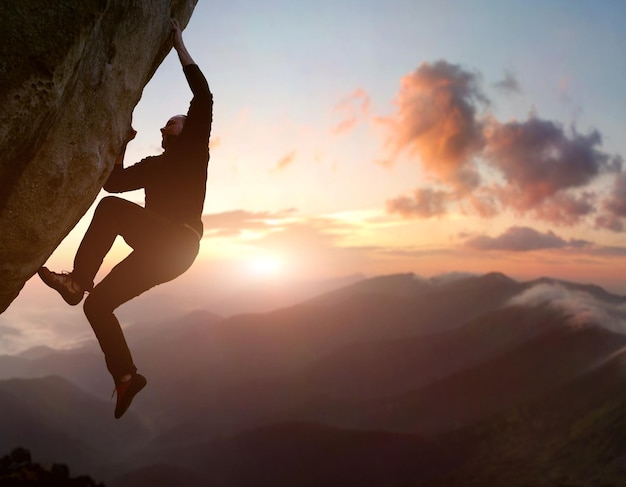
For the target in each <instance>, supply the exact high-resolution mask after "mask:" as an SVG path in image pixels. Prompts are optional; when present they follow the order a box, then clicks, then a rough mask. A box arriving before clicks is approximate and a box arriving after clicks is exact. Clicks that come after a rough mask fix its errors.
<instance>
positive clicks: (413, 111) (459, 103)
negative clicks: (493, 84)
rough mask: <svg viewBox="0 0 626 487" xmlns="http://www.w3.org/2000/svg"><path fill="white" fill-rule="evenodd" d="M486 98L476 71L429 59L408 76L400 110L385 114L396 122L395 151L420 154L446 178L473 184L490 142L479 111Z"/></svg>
mask: <svg viewBox="0 0 626 487" xmlns="http://www.w3.org/2000/svg"><path fill="white" fill-rule="evenodd" d="M486 101H487V100H486V98H485V97H484V95H483V94H482V92H481V90H480V88H479V86H478V79H477V77H476V75H474V74H473V73H470V72H468V71H465V70H464V69H463V68H461V67H460V66H458V65H454V64H449V63H447V62H445V61H438V62H436V63H434V64H430V63H423V64H422V65H421V66H420V67H419V68H418V69H417V70H416V71H415V72H414V73H412V74H409V75H407V76H404V77H403V78H402V80H401V86H400V92H399V93H398V96H397V98H396V105H397V107H398V112H397V113H396V115H395V116H394V117H392V118H388V119H382V122H383V123H385V125H386V126H387V127H389V128H390V138H389V140H388V145H389V146H390V147H391V148H392V151H393V152H394V153H395V154H397V153H399V152H400V151H403V150H406V151H408V152H409V153H412V154H415V155H417V156H419V158H420V159H421V162H422V165H423V167H424V169H426V171H427V172H429V173H430V174H432V175H434V176H435V177H437V178H438V179H439V181H440V182H442V183H445V184H448V185H451V186H454V187H455V188H456V189H457V190H460V191H462V192H465V191H468V190H471V189H472V188H475V187H476V186H477V185H478V184H479V176H478V173H477V171H476V168H475V166H474V163H473V156H474V155H475V154H476V153H478V152H479V151H480V150H481V149H482V147H483V145H484V139H483V133H482V123H481V122H480V121H479V120H478V118H477V117H476V111H477V107H478V106H479V105H481V104H484V103H486ZM394 157H395V156H394Z"/></svg>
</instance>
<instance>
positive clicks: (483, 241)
mask: <svg viewBox="0 0 626 487" xmlns="http://www.w3.org/2000/svg"><path fill="white" fill-rule="evenodd" d="M587 245H589V242H586V241H583V240H565V239H563V238H561V237H559V236H558V235H556V234H555V233H554V232H552V231H548V232H546V233H541V232H538V231H537V230H534V229H532V228H529V227H511V228H509V229H508V230H507V231H505V232H504V233H503V234H501V235H499V236H497V237H489V236H486V235H479V236H476V237H472V238H468V239H467V240H466V242H465V246H466V247H469V248H472V249H476V250H505V251H513V252H527V251H531V250H543V249H561V248H568V247H569V248H580V247H585V246H587Z"/></svg>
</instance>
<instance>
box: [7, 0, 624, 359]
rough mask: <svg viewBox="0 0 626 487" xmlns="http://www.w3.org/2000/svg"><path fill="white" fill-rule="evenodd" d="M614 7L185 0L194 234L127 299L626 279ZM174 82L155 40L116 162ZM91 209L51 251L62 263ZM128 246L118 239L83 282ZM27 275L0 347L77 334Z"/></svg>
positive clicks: (81, 323) (179, 84)
mask: <svg viewBox="0 0 626 487" xmlns="http://www.w3.org/2000/svg"><path fill="white" fill-rule="evenodd" d="M355 5H358V7H355ZM565 6H566V8H565ZM625 17H626V4H624V5H622V4H598V3H597V2H591V1H590V0H584V1H581V2H577V3H576V4H575V5H574V4H571V3H564V2H562V1H556V0H555V1H551V2H542V3H541V5H540V6H535V8H529V5H528V3H527V2H522V1H518V0H514V1H511V2H507V3H506V5H502V4H501V3H499V2H497V1H495V0H483V1H481V2H478V3H476V2H451V1H443V2H439V1H438V2H435V1H432V2H421V3H420V4H419V5H415V2H409V1H407V0H393V1H391V2H389V1H385V2H383V1H382V0H368V1H366V2H360V3H358V4H355V3H354V2H351V1H348V0H341V1H339V2H321V3H319V2H318V3H317V4H314V5H313V4H306V3H305V2H300V1H296V2H294V1H291V2H288V1H286V0H273V1H272V2H269V3H267V2H265V3H264V4H263V5H251V4H250V2H243V1H241V0H236V1H234V2H230V3H229V4H228V5H224V6H221V7H220V9H219V10H218V9H215V8H213V6H212V5H210V4H209V3H208V2H202V1H201V2H198V5H197V6H196V8H195V11H194V13H193V15H192V17H191V20H190V22H189V25H188V26H187V28H186V29H185V31H184V34H183V35H184V38H185V42H186V45H187V47H188V48H189V51H190V53H191V55H192V57H193V58H194V59H195V60H196V62H197V63H198V64H199V66H200V67H201V68H202V70H203V72H204V73H205V75H206V77H207V79H208V81H209V85H210V86H211V89H212V91H213V93H214V96H215V111H214V128H213V133H212V136H211V143H210V147H211V161H210V164H209V177H208V183H207V197H206V202H205V207H204V216H203V221H204V224H205V233H204V238H203V240H202V243H201V252H200V255H199V257H198V259H197V261H196V263H195V264H194V266H193V267H192V269H191V270H190V271H189V272H188V274H187V275H185V276H182V277H181V278H179V279H178V280H177V281H176V282H175V283H172V284H166V285H163V286H159V287H157V288H156V289H154V290H151V291H149V292H148V293H146V296H147V299H145V298H143V297H142V298H140V299H141V300H142V301H141V302H143V300H145V301H146V302H151V303H152V302H154V301H155V300H156V298H150V295H155V296H159V297H160V298H161V304H162V305H161V306H160V307H159V310H160V312H161V313H165V314H167V306H168V303H169V304H171V306H172V308H173V309H172V312H175V310H178V309H181V308H183V309H192V308H193V309H200V308H203V304H204V302H206V301H207V300H208V298H211V299H215V296H213V295H211V293H218V294H219V293H221V294H225V295H227V294H228V293H229V292H230V290H235V289H238V288H244V287H248V286H259V287H263V283H267V286H270V285H279V284H280V283H281V282H282V283H284V286H289V285H290V283H293V282H297V281H299V280H302V281H311V282H315V281H323V280H329V279H341V278H343V277H345V276H350V275H357V274H362V275H364V276H369V277H374V276H380V275H389V274H394V273H403V272H412V273H415V274H416V275H419V276H422V277H426V278H429V277H433V276H436V275H441V274H446V273H451V272H461V273H472V274H487V273H489V272H501V273H503V274H505V275H507V276H509V277H511V278H513V279H515V280H518V281H528V280H532V279H536V278H539V277H542V276H545V277H550V278H555V279H562V280H566V281H572V282H579V283H583V284H586V283H590V284H595V285H599V286H601V287H603V288H605V289H607V290H608V291H610V292H612V293H615V294H620V295H624V294H626V279H624V277H623V269H626V244H624V231H626V225H625V223H626V172H625V170H624V168H623V167H622V164H623V157H624V155H626V141H625V140H624V137H623V135H622V131H623V128H622V127H623V125H624V123H623V122H624V114H623V110H622V109H621V108H622V107H621V105H620V104H619V103H616V102H615V100H619V99H621V91H622V86H621V85H622V82H623V79H625V77H626V62H625V61H624V60H623V55H622V53H623V51H624V49H625V48H626V36H624V35H622V34H621V25H620V22H621V19H623V18H625ZM303 19H306V20H305V21H304V20H303ZM606 66H610V67H611V69H610V70H607V69H606ZM190 96H191V94H190V92H189V89H188V87H187V85H186V82H185V80H184V76H183V75H182V72H181V70H180V66H179V63H178V60H177V59H176V57H175V53H174V52H171V53H170V54H169V55H168V56H167V58H166V59H165V60H164V62H163V63H162V65H161V66H160V67H159V68H158V70H157V71H156V73H155V75H154V77H153V78H152V80H151V81H150V82H149V83H148V85H147V86H146V88H145V90H144V93H143V97H142V99H141V101H140V103H139V104H138V105H137V107H136V108H135V111H134V114H133V126H134V128H135V129H136V130H137V131H138V135H137V137H136V139H135V140H134V141H132V142H131V143H130V144H129V146H128V151H127V154H126V158H125V164H126V165H128V164H132V163H133V162H136V161H139V160H140V159H142V158H143V157H146V156H148V155H153V154H157V153H159V152H160V151H161V149H160V133H159V128H160V127H161V126H163V124H164V123H165V121H166V120H167V119H168V118H169V117H170V116H171V115H173V114H176V113H181V112H183V111H185V110H186V108H187V106H188V103H189V100H190ZM105 194H106V193H104V192H102V193H101V195H100V196H99V198H100V197H102V196H104V195H105ZM122 197H125V198H129V199H131V200H133V201H136V202H139V203H142V202H143V193H142V192H133V193H129V194H126V195H122ZM94 208H95V203H94V205H93V206H92V209H91V210H90V211H88V212H87V214H86V215H85V216H84V218H83V219H82V220H81V221H80V222H79V223H78V224H77V226H76V227H75V228H74V230H73V231H72V232H71V233H70V234H69V235H68V236H67V237H66V239H65V240H64V241H63V242H62V243H61V245H60V246H59V247H58V248H57V250H56V251H55V252H54V253H53V254H52V256H51V257H50V258H49V259H48V262H47V263H46V265H47V266H48V267H49V268H51V269H53V270H56V271H60V270H63V269H70V268H71V263H72V260H73V256H74V253H75V251H76V249H77V247H78V244H79V242H80V239H81V237H82V235H83V234H84V232H85V230H86V228H87V225H88V223H89V221H90V219H91V215H92V214H93V209H94ZM126 253H128V247H126V246H125V245H124V244H123V243H122V242H118V243H116V244H115V246H114V249H113V251H112V252H111V254H110V255H109V256H108V257H107V259H106V260H105V263H104V266H103V268H102V270H101V272H100V274H99V276H98V277H97V279H96V280H99V279H100V278H101V277H102V275H103V274H104V273H105V272H106V271H107V270H108V269H110V268H111V267H112V265H114V264H115V263H116V262H117V261H119V260H120V259H121V258H122V257H123V256H124V255H125V254H126ZM37 280H38V278H37V276H35V277H34V279H31V280H30V281H29V282H27V284H26V286H25V287H24V289H23V290H22V292H21V294H20V296H18V298H17V299H16V300H15V302H14V303H12V304H11V305H10V306H9V308H8V309H7V311H6V312H5V313H4V314H2V315H0V348H2V347H1V346H2V345H3V344H6V343H9V342H11V343H22V342H23V343H26V342H27V341H28V342H29V343H32V345H33V346H37V345H46V344H47V343H48V342H54V341H55V340H57V338H58V336H59V335H60V334H63V333H68V334H70V333H71V334H76V335H78V334H80V333H82V334H84V336H86V337H90V334H91V329H90V328H89V326H88V324H87V322H86V321H85V320H84V319H83V318H84V317H83V316H82V313H81V312H80V309H78V310H71V309H69V308H67V307H66V305H65V304H64V303H62V302H57V301H59V300H58V296H54V295H53V294H52V292H51V291H49V290H45V291H44V290H42V289H43V288H41V287H40V285H41V283H39V282H36V281H37ZM134 309H135V311H134V313H135V314H138V315H137V316H136V315H135V314H132V313H130V312H125V311H124V307H122V308H121V309H120V316H121V317H122V321H123V322H125V323H128V322H132V321H139V320H140V319H141V317H142V313H146V311H145V310H141V306H137V307H135V308H134ZM74 315H75V317H74V318H72V319H69V318H67V316H74ZM64 320H69V321H70V322H71V323H68V324H64V323H65V321H64ZM26 336H29V337H30V338H28V340H26V338H25V337H26Z"/></svg>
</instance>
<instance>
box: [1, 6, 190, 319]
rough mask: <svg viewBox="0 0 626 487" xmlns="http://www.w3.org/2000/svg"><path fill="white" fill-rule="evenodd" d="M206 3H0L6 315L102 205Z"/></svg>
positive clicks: (3, 302) (3, 300)
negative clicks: (159, 74)
mask: <svg viewBox="0 0 626 487" xmlns="http://www.w3.org/2000/svg"><path fill="white" fill-rule="evenodd" d="M196 3H197V0H55V1H54V2H50V1H49V0H29V1H27V2H22V1H19V2H2V4H1V5H0V147H1V150H0V312H2V311H4V310H5V309H6V307H7V306H8V305H9V304H10V303H11V301H12V300H13V299H15V297H16V296H17V294H18V293H19V291H20V289H21V288H22V286H23V285H24V283H25V282H26V280H27V279H29V278H30V277H31V276H32V275H33V274H34V273H35V272H36V271H37V269H38V268H39V267H40V266H41V265H42V264H43V263H44V262H45V260H46V259H47V258H48V257H49V255H50V254H51V253H52V252H53V251H54V249H55V248H56V247H57V246H58V244H59V243H60V242H61V240H62V239H63V238H64V237H65V236H66V235H67V234H68V233H69V231H70V230H71V229H72V228H73V227H74V225H75V224H76V223H77V222H78V220H79V219H80V218H81V216H82V215H83V214H84V213H85V212H86V211H87V209H88V208H89V206H90V205H91V204H92V203H93V201H94V199H95V197H96V196H97V194H98V192H99V190H100V189H101V187H102V185H103V184H104V181H105V180H106V178H107V177H108V174H109V172H110V170H111V168H112V164H113V161H114V159H115V157H116V155H117V154H118V153H119V151H120V149H121V147H122V140H123V137H124V136H125V135H126V133H127V131H128V128H129V125H130V122H131V116H132V112H133V109H134V107H135V105H136V104H137V103H138V101H139V99H140V97H141V93H142V90H143V88H144V86H145V85H146V83H147V82H148V80H149V79H150V78H151V77H152V75H153V74H154V72H155V70H156V69H157V67H158V66H159V64H160V63H161V61H162V60H163V58H164V57H165V55H166V54H167V53H168V52H169V50H170V48H171V40H170V35H169V32H170V30H169V19H170V18H171V17H174V18H177V19H178V20H179V22H180V23H181V25H182V26H185V25H186V24H187V22H188V21H189V18H190V17H191V14H192V12H193V9H194V7H195V4H196Z"/></svg>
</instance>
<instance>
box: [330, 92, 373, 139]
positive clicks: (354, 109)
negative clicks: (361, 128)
mask: <svg viewBox="0 0 626 487" xmlns="http://www.w3.org/2000/svg"><path fill="white" fill-rule="evenodd" d="M369 111H370V97H369V95H368V94H367V93H366V92H365V90H363V89H361V88H358V89H357V90H355V91H354V92H353V93H351V94H350V95H348V96H347V97H346V98H344V99H343V100H341V101H340V102H339V103H338V104H337V106H336V107H335V109H334V113H335V114H337V116H338V117H339V118H340V119H341V120H340V121H339V122H338V123H337V124H336V125H335V126H334V127H333V129H332V133H333V134H337V135H339V134H345V133H346V132H349V131H351V130H352V129H354V127H356V125H357V124H358V123H359V122H360V121H361V120H364V119H365V118H367V116H368V115H369Z"/></svg>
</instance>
